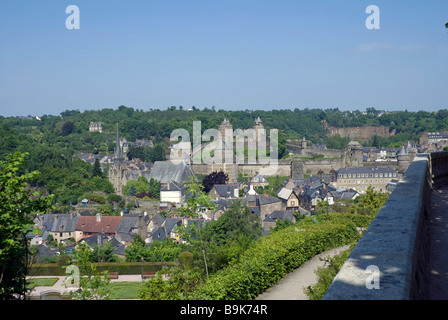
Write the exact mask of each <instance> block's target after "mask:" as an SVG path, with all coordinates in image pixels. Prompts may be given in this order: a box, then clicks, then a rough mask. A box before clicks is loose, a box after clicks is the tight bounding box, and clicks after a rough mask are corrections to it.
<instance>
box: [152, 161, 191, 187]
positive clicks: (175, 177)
mask: <svg viewBox="0 0 448 320" xmlns="http://www.w3.org/2000/svg"><path fill="white" fill-rule="evenodd" d="M190 176H195V174H194V172H193V170H192V169H191V167H190V166H189V165H187V164H186V163H185V162H182V161H156V162H154V165H153V167H152V169H151V172H150V173H149V179H150V178H153V179H156V180H158V181H160V182H161V183H167V182H169V181H175V182H176V183H178V184H183V183H184V182H185V181H187V180H189V178H190Z"/></svg>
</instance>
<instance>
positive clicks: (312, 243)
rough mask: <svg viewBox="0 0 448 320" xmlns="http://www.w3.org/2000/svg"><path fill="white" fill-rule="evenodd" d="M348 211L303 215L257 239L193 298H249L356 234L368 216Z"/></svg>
mask: <svg viewBox="0 0 448 320" xmlns="http://www.w3.org/2000/svg"><path fill="white" fill-rule="evenodd" d="M353 218H355V217H349V216H348V215H345V217H344V216H343V215H332V216H330V219H329V220H328V221H326V220H325V218H323V219H322V218H319V219H316V218H313V219H311V218H306V219H303V220H302V221H300V222H299V223H297V224H295V225H292V226H290V227H287V228H285V229H282V230H280V231H278V232H275V233H273V234H271V235H269V236H267V237H264V238H261V239H259V240H258V241H257V242H256V244H255V245H254V246H253V247H251V248H250V249H248V250H247V251H246V252H245V253H244V254H243V255H242V256H241V258H240V260H239V262H237V263H235V264H233V265H231V266H229V267H227V268H225V269H223V270H221V271H219V272H217V273H216V274H214V275H213V276H212V277H210V279H209V281H207V282H206V283H205V284H204V285H202V286H201V287H199V288H198V289H197V290H196V291H195V292H194V294H193V297H192V299H197V300H252V299H254V298H255V297H257V296H258V295H259V294H261V293H263V292H264V291H265V290H266V289H267V288H269V287H271V286H272V285H274V284H276V283H277V282H278V281H279V280H280V279H282V278H283V277H284V276H285V275H286V274H287V273H289V272H291V271H293V270H294V269H296V268H298V267H299V266H300V265H301V264H302V263H304V262H306V261H307V260H309V259H311V258H312V257H314V256H315V255H316V254H319V253H321V252H323V251H326V250H330V249H332V248H336V247H339V246H342V245H345V244H348V243H350V242H353V241H356V240H357V239H358V238H359V233H358V231H357V229H356V227H359V226H358V225H357V222H359V223H360V224H362V225H361V227H364V226H365V225H364V224H367V225H368V221H369V218H368V217H366V218H359V221H357V220H358V217H356V219H353Z"/></svg>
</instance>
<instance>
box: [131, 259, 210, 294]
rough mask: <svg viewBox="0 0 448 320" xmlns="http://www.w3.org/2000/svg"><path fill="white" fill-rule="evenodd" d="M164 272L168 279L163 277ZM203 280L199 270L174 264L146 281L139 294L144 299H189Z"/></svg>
mask: <svg viewBox="0 0 448 320" xmlns="http://www.w3.org/2000/svg"><path fill="white" fill-rule="evenodd" d="M164 274H165V275H166V277H167V279H163V275H164ZM202 281H203V278H202V275H201V273H200V272H199V271H197V270H190V271H187V270H185V269H184V268H181V267H179V266H174V267H172V268H166V269H163V270H161V271H159V272H157V273H156V275H155V277H153V278H150V279H149V280H147V281H145V283H144V284H143V286H142V287H141V290H140V292H139V294H138V296H139V298H140V299H142V300H187V299H190V298H191V294H192V293H193V292H194V289H195V288H196V287H197V286H198V285H199V284H200V283H201V282H202Z"/></svg>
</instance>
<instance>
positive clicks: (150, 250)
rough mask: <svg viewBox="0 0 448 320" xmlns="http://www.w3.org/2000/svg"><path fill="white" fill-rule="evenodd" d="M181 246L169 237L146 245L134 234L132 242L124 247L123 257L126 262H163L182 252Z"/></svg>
mask: <svg viewBox="0 0 448 320" xmlns="http://www.w3.org/2000/svg"><path fill="white" fill-rule="evenodd" d="M182 250H183V246H182V245H180V244H177V243H175V242H173V241H172V240H171V239H168V238H166V239H164V240H162V241H161V242H160V241H154V242H153V243H151V245H150V246H147V245H146V244H145V243H144V242H143V241H142V240H141V238H140V237H139V236H137V235H136V236H135V237H134V239H133V241H132V243H131V244H130V245H129V246H128V247H127V248H126V249H125V257H126V261H128V262H138V261H141V258H142V257H143V260H144V261H151V262H163V261H175V260H176V259H177V258H178V257H179V254H180V253H181V252H182Z"/></svg>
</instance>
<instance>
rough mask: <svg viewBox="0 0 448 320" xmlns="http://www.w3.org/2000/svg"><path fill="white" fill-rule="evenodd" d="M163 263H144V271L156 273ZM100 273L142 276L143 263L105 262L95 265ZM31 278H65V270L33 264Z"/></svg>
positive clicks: (167, 264)
mask: <svg viewBox="0 0 448 320" xmlns="http://www.w3.org/2000/svg"><path fill="white" fill-rule="evenodd" d="M162 264H163V262H144V263H143V271H145V272H156V271H159V270H161V269H162V267H163V265H162ZM174 264H175V263H174V262H166V266H172V265H174ZM94 265H95V266H96V269H97V270H98V271H100V272H103V271H109V272H118V274H122V275H123V274H141V272H142V263H141V262H104V263H94ZM28 274H29V275H30V276H65V275H66V274H65V268H63V267H62V266H61V265H60V264H57V263H45V264H37V263H36V264H33V265H32V266H31V268H30V269H29V272H28Z"/></svg>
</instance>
